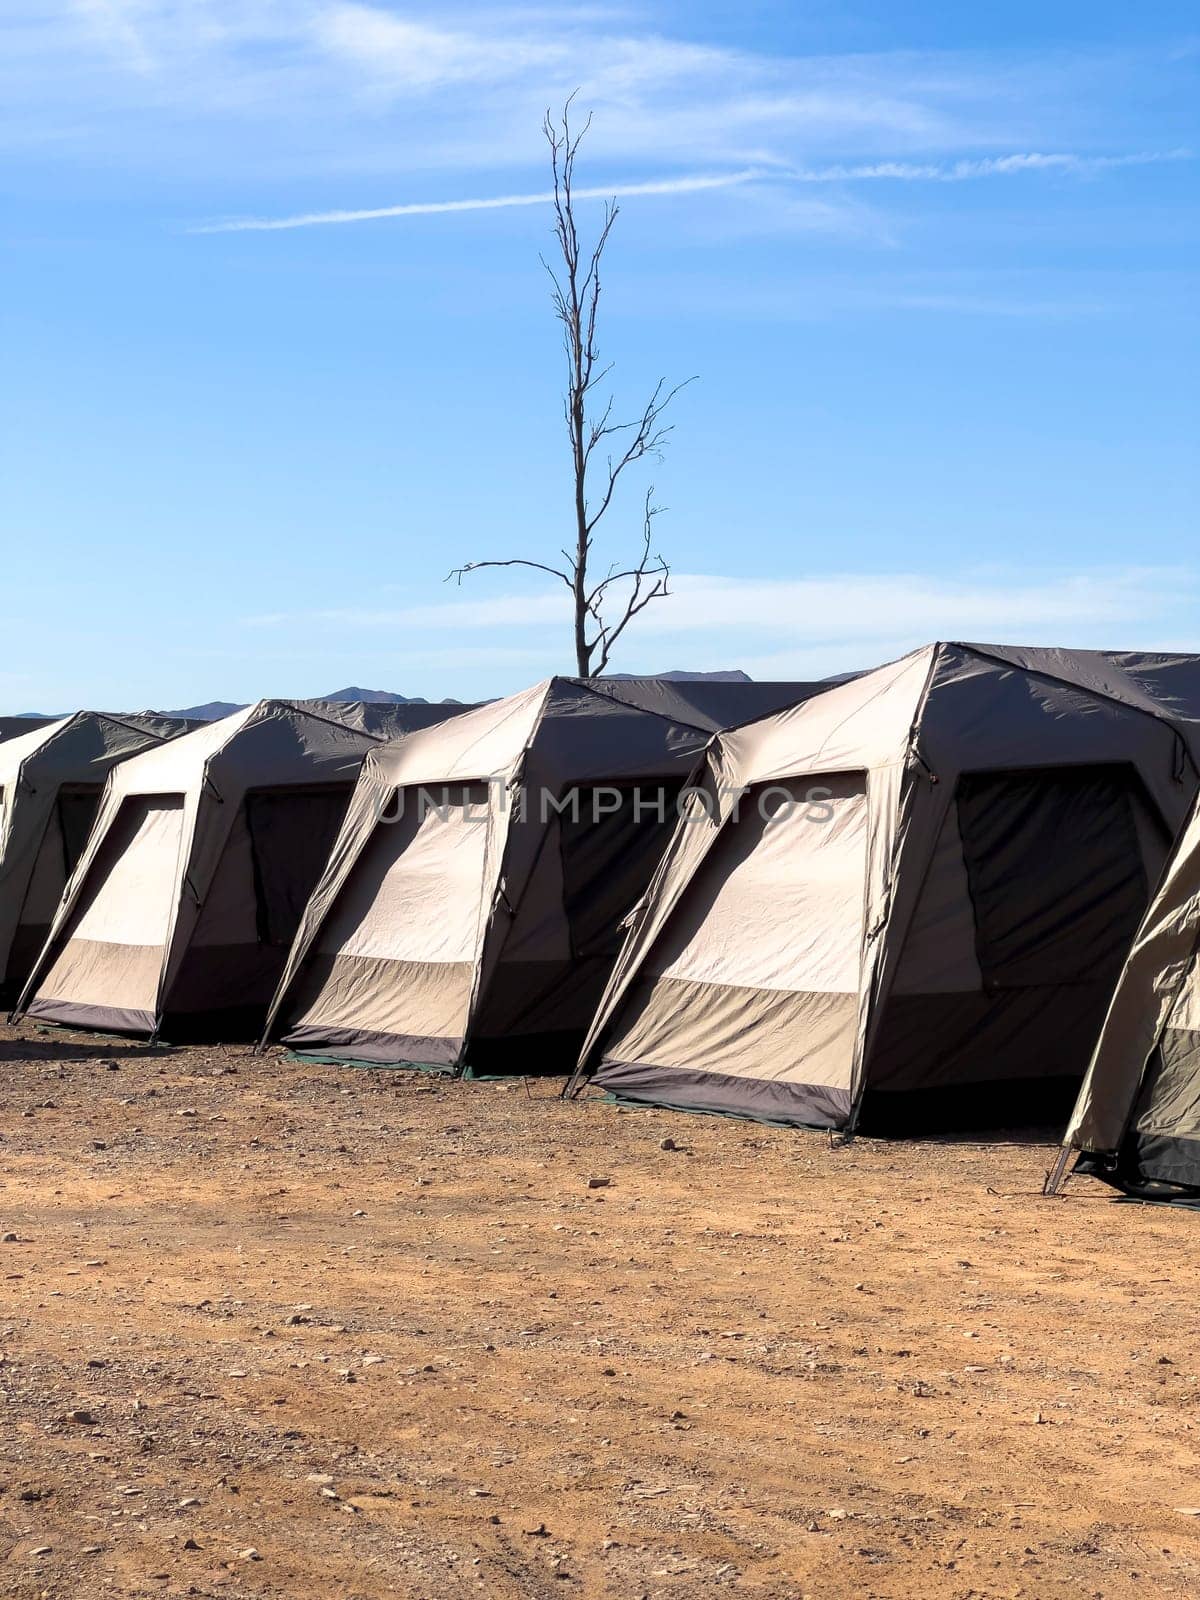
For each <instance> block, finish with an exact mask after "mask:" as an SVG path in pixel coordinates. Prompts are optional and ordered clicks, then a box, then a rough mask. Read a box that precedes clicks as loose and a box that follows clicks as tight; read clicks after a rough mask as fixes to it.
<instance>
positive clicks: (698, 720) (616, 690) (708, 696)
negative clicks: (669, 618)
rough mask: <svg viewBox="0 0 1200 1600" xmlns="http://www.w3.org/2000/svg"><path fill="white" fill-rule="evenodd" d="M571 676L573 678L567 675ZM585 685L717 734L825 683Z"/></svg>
mask: <svg viewBox="0 0 1200 1600" xmlns="http://www.w3.org/2000/svg"><path fill="white" fill-rule="evenodd" d="M572 681H574V680H572ZM583 681H586V683H587V687H588V688H589V689H593V690H595V692H596V693H597V694H605V695H609V696H611V697H612V698H613V699H614V700H623V701H624V702H625V704H626V705H631V706H638V707H640V708H641V710H643V711H653V712H654V713H655V714H656V715H658V716H660V717H670V718H672V720H674V721H676V722H687V723H690V724H691V726H693V727H697V728H707V729H708V730H709V731H710V732H712V733H716V732H717V731H718V730H719V729H721V728H736V727H739V726H740V725H741V724H742V723H745V722H754V721H755V720H756V719H757V718H758V717H765V716H768V715H769V714H770V713H771V712H772V711H782V709H783V708H784V706H794V705H798V704H799V702H800V701H802V700H808V699H810V698H811V697H812V696H813V695H814V694H821V693H822V692H823V691H824V690H826V689H828V688H829V687H830V685H829V684H828V683H771V682H768V683H755V682H752V681H751V680H749V679H747V680H745V681H744V682H743V681H738V680H726V679H714V678H702V679H696V678H688V679H676V678H589V679H586V680H583Z"/></svg>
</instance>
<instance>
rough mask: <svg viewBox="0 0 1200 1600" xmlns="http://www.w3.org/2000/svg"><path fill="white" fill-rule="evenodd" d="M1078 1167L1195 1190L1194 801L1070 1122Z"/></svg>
mask: <svg viewBox="0 0 1200 1600" xmlns="http://www.w3.org/2000/svg"><path fill="white" fill-rule="evenodd" d="M1073 1150H1078V1151H1080V1152H1081V1155H1080V1159H1079V1161H1078V1163H1077V1165H1076V1170H1077V1171H1081V1172H1087V1173H1091V1174H1092V1175H1093V1176H1095V1177H1099V1178H1103V1179H1105V1180H1106V1181H1107V1182H1109V1183H1112V1184H1114V1185H1115V1186H1116V1187H1117V1188H1120V1189H1123V1190H1125V1191H1126V1193H1129V1194H1138V1195H1143V1196H1146V1197H1151V1198H1170V1197H1171V1196H1173V1195H1178V1194H1183V1195H1186V1196H1188V1197H1189V1198H1195V1197H1196V1196H1197V1195H1198V1194H1200V803H1198V804H1197V806H1196V807H1194V808H1193V810H1192V813H1191V816H1190V817H1189V818H1188V821H1187V825H1186V826H1185V828H1184V829H1183V832H1182V833H1181V834H1180V837H1179V840H1178V842H1177V843H1176V846H1175V849H1174V851H1173V853H1172V855H1171V859H1170V861H1169V862H1168V864H1167V868H1166V871H1165V872H1164V873H1163V876H1162V878H1161V880H1160V881H1159V884H1158V887H1157V889H1156V890H1155V893H1154V897H1153V899H1152V900H1151V902H1150V905H1149V908H1148V909H1147V911H1146V915H1145V917H1144V918H1143V920H1142V924H1141V926H1140V927H1139V929H1138V931H1137V936H1136V938H1135V939H1134V942H1133V947H1132V949H1131V950H1130V952H1129V957H1128V960H1127V961H1126V962H1125V965H1124V968H1123V969H1122V972H1121V976H1120V979H1119V981H1118V983H1117V986H1116V990H1115V992H1114V994H1113V999H1112V1004H1111V1006H1110V1007H1109V1010H1108V1015H1107V1017H1106V1019H1105V1022H1104V1028H1103V1030H1102V1032H1101V1034H1100V1039H1099V1042H1098V1044H1097V1046H1096V1052H1095V1055H1094V1056H1093V1058H1092V1063H1091V1066H1090V1067H1089V1069H1088V1074H1087V1077H1086V1078H1085V1080H1084V1083H1083V1087H1082V1089H1081V1090H1080V1093H1079V1100H1078V1102H1077V1104H1076V1106H1075V1112H1074V1115H1073V1116H1072V1118H1071V1121H1070V1125H1069V1126H1068V1128H1067V1133H1066V1138H1065V1142H1064V1147H1063V1159H1062V1160H1061V1161H1060V1163H1059V1166H1058V1168H1057V1170H1056V1172H1055V1175H1054V1177H1053V1179H1052V1180H1051V1183H1050V1185H1049V1188H1050V1189H1051V1190H1053V1189H1055V1188H1056V1187H1057V1186H1058V1182H1059V1181H1060V1180H1061V1177H1062V1174H1063V1171H1064V1170H1065V1167H1066V1162H1067V1160H1068V1159H1069V1157H1070V1153H1071V1151H1073Z"/></svg>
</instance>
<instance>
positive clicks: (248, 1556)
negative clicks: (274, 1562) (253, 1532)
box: [238, 1545, 262, 1561]
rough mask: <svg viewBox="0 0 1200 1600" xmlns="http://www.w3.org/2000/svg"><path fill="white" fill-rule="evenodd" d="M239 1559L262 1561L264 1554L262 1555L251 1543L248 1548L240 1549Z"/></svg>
mask: <svg viewBox="0 0 1200 1600" xmlns="http://www.w3.org/2000/svg"><path fill="white" fill-rule="evenodd" d="M238 1560H239V1561H261V1560H262V1556H260V1555H259V1553H258V1551H257V1550H256V1549H255V1548H254V1546H253V1545H251V1546H250V1548H249V1549H248V1550H239V1551H238Z"/></svg>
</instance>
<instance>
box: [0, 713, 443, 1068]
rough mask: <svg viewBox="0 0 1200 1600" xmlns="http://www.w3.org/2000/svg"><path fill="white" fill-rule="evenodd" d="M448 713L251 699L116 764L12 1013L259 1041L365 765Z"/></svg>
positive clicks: (107, 1026) (136, 1030)
mask: <svg viewBox="0 0 1200 1600" xmlns="http://www.w3.org/2000/svg"><path fill="white" fill-rule="evenodd" d="M456 709H457V708H454V707H438V708H433V707H429V706H416V707H411V706H407V705H399V706H393V705H360V704H357V703H350V704H345V703H341V702H323V701H308V702H303V703H300V702H289V701H283V700H262V701H260V702H259V703H258V704H257V705H253V706H248V707H247V708H246V709H245V710H244V711H238V712H235V713H234V715H233V716H230V717H224V718H222V719H221V720H220V721H219V722H213V723H209V724H207V725H206V726H204V727H201V728H198V729H196V730H195V731H194V732H192V733H189V734H186V735H185V736H184V737H183V738H181V739H177V740H175V741H174V742H173V743H172V744H170V745H167V746H164V747H163V748H161V749H156V750H149V751H146V752H145V753H144V754H143V755H140V756H136V757H134V758H133V759H132V760H130V761H127V762H124V763H122V765H120V766H118V767H117V768H116V769H115V770H114V771H113V773H112V776H111V778H110V780H109V783H108V786H107V788H106V790H105V792H104V798H103V801H102V803H101V807H100V813H99V816H98V817H97V820H96V826H95V829H94V831H93V833H92V836H91V839H90V840H89V843H88V847H87V850H86V851H85V853H84V856H83V858H82V860H81V861H80V864H79V867H78V869H77V871H76V873H75V875H74V877H73V878H72V881H71V883H70V885H69V887H68V891H67V893H66V895H65V897H64V899H63V902H62V905H61V906H60V908H59V911H58V914H57V915H56V917H55V919H54V924H53V927H52V928H51V930H50V934H49V938H48V940H47V942H46V946H45V948H44V949H43V951H42V952H41V955H40V956H39V958H38V961H37V963H36V965H35V967H34V969H33V972H32V973H31V975H30V979H29V982H28V983H27V985H26V988H25V991H24V993H23V995H22V997H21V1002H20V1007H19V1010H21V1011H25V1012H28V1014H29V1015H30V1016H31V1017H39V1018H42V1019H44V1020H47V1021H52V1022H59V1023H64V1024H68V1025H72V1026H77V1027H90V1028H103V1029H106V1030H114V1031H118V1032H129V1033H145V1034H151V1035H153V1034H156V1033H157V1032H158V1031H159V1029H160V1028H161V1027H162V1026H163V1024H164V1022H166V1023H167V1024H168V1025H169V1028H170V1030H171V1031H173V1032H174V1033H175V1034H176V1035H177V1036H179V1037H183V1036H186V1035H188V1034H191V1033H196V1032H203V1033H206V1034H217V1033H225V1034H229V1035H240V1034H244V1033H247V1032H248V1033H250V1034H251V1035H253V1034H256V1033H257V1031H258V1029H259V1027H260V1026H261V1023H262V1017H263V1013H264V1009H265V1007H266V1004H267V1001H268V1000H269V999H270V997H271V994H272V992H273V990H274V988H275V984H276V981H277V980H278V977H279V973H280V969H281V968H282V966H283V962H284V958H285V956H286V954H287V950H288V947H289V945H290V944H291V941H292V937H293V935H294V933H295V931H296V924H297V921H298V920H299V915H300V912H301V910H302V909H303V907H304V903H305V901H306V899H307V897H308V894H309V892H310V891H311V889H312V885H313V883H314V882H315V881H316V879H317V877H318V875H319V873H320V871H321V868H322V866H323V865H324V862H325V858H326V856H327V855H328V852H329V846H330V843H331V842H332V840H333V838H334V837H335V835H336V833H337V829H338V826H339V824H340V822H341V819H342V816H343V813H344V812H345V808H346V803H347V801H348V799H349V797H350V794H351V791H352V789H353V786H354V782H355V780H356V778H357V777H358V773H359V769H360V767H361V765H362V761H363V757H364V756H365V755H366V753H367V751H368V750H371V749H373V748H375V747H376V746H378V745H380V744H382V743H383V742H384V740H385V739H386V738H387V737H391V736H392V735H393V734H395V733H396V732H398V731H401V730H403V729H404V727H405V726H406V725H408V726H411V725H412V722H413V720H416V721H417V722H418V723H419V724H421V725H423V724H424V723H425V722H426V721H427V718H428V716H429V715H430V714H433V713H434V712H435V710H436V711H437V712H440V713H441V715H442V716H443V717H446V716H448V715H451V714H453V712H454V711H455V710H456ZM8 748H10V747H9V746H4V745H0V759H2V757H3V752H4V751H5V750H6V749H8Z"/></svg>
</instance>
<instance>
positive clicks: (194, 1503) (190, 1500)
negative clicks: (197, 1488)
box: [179, 1494, 200, 1511]
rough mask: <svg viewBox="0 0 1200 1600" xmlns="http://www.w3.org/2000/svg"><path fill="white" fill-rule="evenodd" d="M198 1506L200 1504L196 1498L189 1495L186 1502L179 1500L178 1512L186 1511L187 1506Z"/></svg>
mask: <svg viewBox="0 0 1200 1600" xmlns="http://www.w3.org/2000/svg"><path fill="white" fill-rule="evenodd" d="M199 1504H200V1502H199V1500H198V1499H197V1498H196V1496H195V1495H194V1494H190V1495H188V1497H187V1499H186V1500H181V1501H180V1502H179V1509H180V1511H186V1510H187V1509H188V1507H189V1506H198V1505H199Z"/></svg>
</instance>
